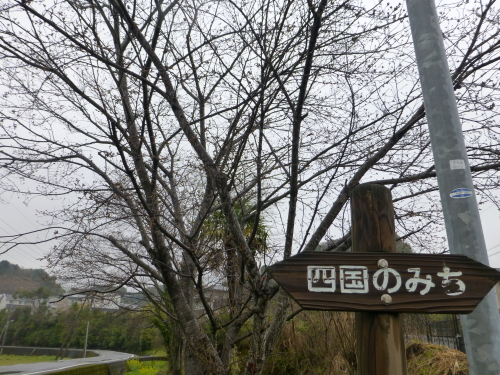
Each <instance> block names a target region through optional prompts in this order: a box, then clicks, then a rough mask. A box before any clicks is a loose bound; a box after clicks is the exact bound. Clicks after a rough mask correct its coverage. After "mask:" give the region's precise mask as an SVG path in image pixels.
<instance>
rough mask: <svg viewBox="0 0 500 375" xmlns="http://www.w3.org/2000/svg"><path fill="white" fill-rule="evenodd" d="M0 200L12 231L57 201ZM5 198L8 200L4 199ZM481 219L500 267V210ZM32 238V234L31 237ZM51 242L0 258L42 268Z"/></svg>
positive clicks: (42, 236)
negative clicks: (38, 211)
mask: <svg viewBox="0 0 500 375" xmlns="http://www.w3.org/2000/svg"><path fill="white" fill-rule="evenodd" d="M3 200H4V202H3V203H0V234H1V235H14V234H17V233H21V232H29V231H34V230H37V229H41V228H42V223H45V222H47V218H45V219H44V218H42V217H40V216H38V215H37V210H41V209H51V208H53V207H54V205H55V204H57V201H56V202H54V201H49V200H45V199H43V198H42V197H40V198H36V199H34V200H32V201H31V202H30V203H29V204H28V205H26V204H24V203H23V201H22V200H20V199H18V198H16V197H15V196H3ZM6 200H8V202H5V201H6ZM480 207H481V220H482V224H483V231H484V235H485V240H486V248H487V249H488V253H489V255H490V265H491V266H492V267H495V268H500V212H499V211H498V209H497V208H496V207H495V206H494V205H493V204H492V203H489V202H487V203H485V204H482V205H481V206H480ZM51 235H52V233H48V232H40V233H39V234H37V235H36V239H38V240H46V239H47V238H50V237H51ZM32 238H33V239H34V238H35V237H32ZM51 246H53V244H51V243H44V244H38V245H22V246H19V247H17V248H15V249H13V250H11V251H9V252H8V253H7V254H3V255H0V260H4V259H6V260H8V261H9V262H11V263H15V264H18V265H20V266H22V267H23V268H44V267H46V265H47V264H46V262H44V261H43V260H41V258H43V256H44V254H45V253H47V252H48V251H49V250H50V247H51Z"/></svg>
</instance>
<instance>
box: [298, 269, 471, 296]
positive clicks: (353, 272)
mask: <svg viewBox="0 0 500 375" xmlns="http://www.w3.org/2000/svg"><path fill="white" fill-rule="evenodd" d="M381 261H382V260H381ZM384 262H385V261H384ZM408 272H409V273H410V274H412V277H410V278H409V279H407V280H406V281H405V282H403V280H402V278H401V274H400V273H399V272H398V271H396V270H395V269H393V268H389V267H388V266H384V267H382V268H381V269H379V270H377V271H376V272H375V273H374V274H373V276H372V277H371V279H370V277H369V275H368V268H367V267H364V266H348V265H345V266H339V284H340V293H342V294H352V293H361V294H366V293H368V292H369V290H370V284H371V285H372V286H373V287H374V288H375V289H376V290H379V291H384V292H385V293H389V294H391V293H396V292H397V291H398V290H400V289H401V288H402V287H404V288H405V289H406V291H407V292H409V293H415V292H418V293H420V295H425V294H427V293H429V292H430V291H431V289H432V288H435V287H436V283H435V282H433V281H432V275H430V274H428V275H425V277H424V276H423V275H421V274H420V272H421V271H420V268H416V267H413V268H408ZM336 276H337V275H336V269H335V267H332V266H308V267H307V288H308V290H309V291H310V292H328V293H335V291H336V284H337V282H336V281H337V278H336ZM460 276H462V272H461V271H453V272H452V271H451V270H450V268H449V267H446V266H444V267H443V272H437V273H436V280H437V283H438V284H439V283H440V285H441V287H442V288H444V289H445V293H446V294H447V295H449V296H459V295H461V294H463V293H464V292H465V283H464V282H463V281H462V280H460V279H458V277H460ZM440 279H441V280H440ZM370 281H371V282H370ZM452 285H453V286H454V287H453V288H450V286H452Z"/></svg>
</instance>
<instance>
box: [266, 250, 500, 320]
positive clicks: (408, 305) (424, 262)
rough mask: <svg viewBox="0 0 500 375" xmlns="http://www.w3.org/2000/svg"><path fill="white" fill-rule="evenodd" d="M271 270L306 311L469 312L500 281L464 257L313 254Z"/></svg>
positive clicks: (494, 272) (491, 270)
mask: <svg viewBox="0 0 500 375" xmlns="http://www.w3.org/2000/svg"><path fill="white" fill-rule="evenodd" d="M269 271H270V272H271V274H272V275H273V278H274V279H275V280H276V281H277V282H278V284H280V285H281V286H282V287H283V289H284V290H285V291H286V292H287V293H288V294H290V296H292V298H293V299H295V301H297V303H298V304H299V305H300V306H301V307H302V308H303V309H305V310H337V311H373V312H407V313H409V312H411V313H441V314H444V313H453V314H468V313H470V312H472V311H473V310H474V308H475V307H476V306H477V305H478V304H479V302H481V300H482V299H483V298H484V297H485V296H486V294H488V292H489V291H490V290H491V288H493V286H494V285H495V284H496V282H497V280H500V272H498V271H497V270H495V269H494V268H490V267H487V266H485V265H483V264H482V263H479V262H476V261H475V260H472V259H470V258H468V257H466V256H462V255H432V254H401V253H387V254H380V253H333V252H313V253H301V254H298V255H296V256H294V257H291V258H289V259H287V260H286V261H283V262H280V263H278V264H275V265H274V266H272V267H270V268H269Z"/></svg>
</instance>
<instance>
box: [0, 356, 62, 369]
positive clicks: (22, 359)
mask: <svg viewBox="0 0 500 375" xmlns="http://www.w3.org/2000/svg"><path fill="white" fill-rule="evenodd" d="M55 360H56V357H55V356H53V355H52V356H48V355H37V356H34V355H11V354H3V355H0V366H11V365H18V364H24V363H36V362H50V361H55Z"/></svg>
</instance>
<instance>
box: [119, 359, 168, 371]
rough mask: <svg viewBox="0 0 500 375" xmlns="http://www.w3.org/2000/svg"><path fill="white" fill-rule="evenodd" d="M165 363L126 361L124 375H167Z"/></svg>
mask: <svg viewBox="0 0 500 375" xmlns="http://www.w3.org/2000/svg"><path fill="white" fill-rule="evenodd" d="M167 365H168V364H167V362H164V361H145V362H140V361H138V360H137V359H131V360H130V361H127V369H128V372H126V373H125V375H160V374H166V373H167V369H168V366H167Z"/></svg>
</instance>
